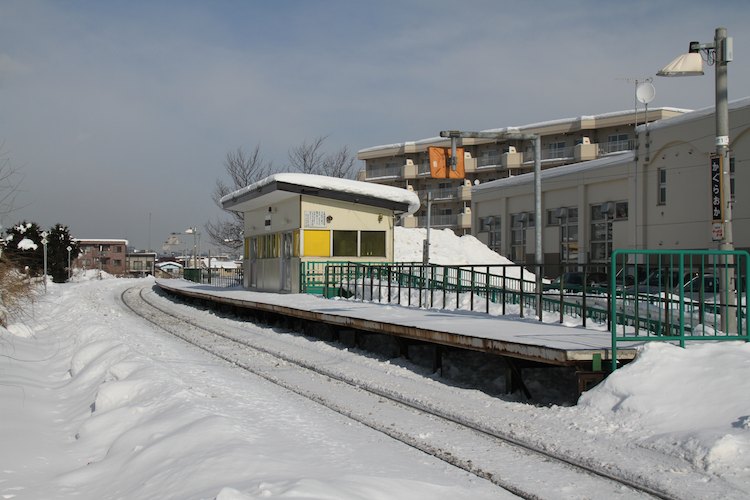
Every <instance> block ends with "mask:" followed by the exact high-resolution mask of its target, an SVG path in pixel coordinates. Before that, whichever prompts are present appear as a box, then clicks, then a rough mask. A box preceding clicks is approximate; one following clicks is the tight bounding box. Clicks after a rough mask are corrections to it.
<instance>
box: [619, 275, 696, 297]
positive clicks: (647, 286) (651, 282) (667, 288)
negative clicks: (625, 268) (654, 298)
mask: <svg viewBox="0 0 750 500" xmlns="http://www.w3.org/2000/svg"><path fill="white" fill-rule="evenodd" d="M696 276H698V273H696V272H695V271H688V272H685V273H683V274H682V276H680V272H679V271H676V270H670V269H655V270H653V271H652V272H651V274H649V276H648V277H647V278H646V279H645V280H643V281H641V282H640V283H638V284H636V285H632V286H629V287H625V289H624V292H625V293H627V294H631V295H662V294H664V293H673V290H674V289H675V288H678V287H680V286H684V285H685V284H686V283H688V282H690V281H691V280H693V279H694V278H695V277H696Z"/></svg>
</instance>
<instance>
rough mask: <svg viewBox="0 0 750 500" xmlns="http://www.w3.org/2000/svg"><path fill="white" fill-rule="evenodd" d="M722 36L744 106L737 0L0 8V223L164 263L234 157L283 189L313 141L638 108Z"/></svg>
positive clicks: (749, 91) (676, 89)
mask: <svg viewBox="0 0 750 500" xmlns="http://www.w3.org/2000/svg"><path fill="white" fill-rule="evenodd" d="M717 26H724V27H726V28H727V29H728V30H729V34H730V36H733V37H734V51H735V61H734V62H733V63H732V64H731V65H730V67H729V93H730V99H738V98H741V97H747V96H748V95H750V69H749V68H750V65H749V64H748V63H747V61H748V60H750V34H748V30H747V26H750V3H747V2H746V1H740V0H738V1H732V0H730V1H722V2H717V3H716V4H714V5H711V6H710V7H709V6H708V5H707V4H705V3H704V2H692V1H672V0H664V1H649V2H638V1H636V2H607V1H605V2H601V1H599V2H596V1H587V0H579V1H569V2H559V1H523V2H504V1H490V0H466V1H462V2H455V1H443V0H435V1H424V0H423V1H416V0H415V1H409V0H401V1H372V0H370V1H356V0H349V1H345V0H342V1H335V0H331V1H322V0H321V1H315V0H310V1H302V0H296V1H294V0H289V1H285V0H278V1H250V0H248V1H239V0H235V1H221V0H216V1H203V2H201V1H158V0H155V1H138V0H133V1H75V0H70V1H64V0H58V1H36V0H18V1H8V0H0V144H2V147H1V148H0V158H6V159H7V160H8V161H9V163H10V164H11V165H12V166H13V167H15V168H17V169H18V170H19V171H20V172H21V174H22V175H23V181H22V184H21V192H20V193H19V196H18V197H17V199H16V210H15V211H14V212H12V213H10V214H5V215H3V216H2V220H0V223H2V225H4V226H6V227H7V226H9V225H11V224H14V223H16V222H18V221H20V220H22V219H26V220H31V221H35V222H38V223H39V224H41V225H42V226H43V227H49V226H51V225H53V224H55V223H57V222H61V223H63V224H68V225H69V226H70V227H71V230H72V232H73V234H74V236H77V237H81V238H127V239H129V240H130V241H131V243H132V244H134V245H135V246H136V247H138V248H142V249H143V248H146V247H147V246H148V245H149V242H150V245H151V247H153V248H158V247H160V246H161V243H162V242H163V241H164V240H165V239H166V238H167V236H168V235H169V233H170V232H179V231H182V230H184V229H185V228H187V227H191V226H203V225H204V224H205V223H206V222H207V221H208V220H213V219H215V218H217V217H219V216H221V213H220V211H219V210H218V208H216V207H215V205H213V202H212V201H211V192H212V190H213V186H214V183H215V180H216V178H217V177H219V176H221V175H222V174H223V167H222V162H223V160H224V157H225V155H226V153H227V152H228V151H230V150H235V149H236V148H238V147H243V148H246V149H248V150H249V149H252V148H254V147H255V145H256V144H259V145H260V147H261V151H262V153H263V155H264V156H265V157H266V158H267V159H268V160H271V161H273V163H274V165H275V166H276V167H277V168H278V169H279V170H280V171H284V170H285V167H286V158H287V152H288V150H289V148H290V147H293V146H296V145H299V144H301V143H302V142H303V141H306V140H307V141H310V140H312V139H314V138H316V137H318V136H327V137H328V139H327V140H326V146H327V149H328V150H329V151H331V152H332V151H334V150H338V149H340V148H341V147H343V146H347V147H348V148H349V149H350V150H351V151H354V152H356V151H357V150H359V149H362V148H366V147H370V146H375V145H379V144H387V143H393V142H401V141H404V140H415V139H421V138H425V137H432V136H435V135H437V134H438V132H439V131H440V130H444V129H456V128H459V129H471V130H478V129H486V128H495V127H504V126H514V125H524V124H528V123H533V122H538V121H546V120H552V119H558V118H567V117H574V116H580V115H590V114H598V113H605V112H610V111H618V110H623V109H632V108H633V105H634V96H633V89H634V85H633V83H632V82H631V81H628V80H629V79H635V78H643V77H647V76H651V75H654V74H655V72H656V71H657V70H658V69H659V68H660V67H662V66H663V65H665V64H666V63H668V62H669V61H671V60H672V59H673V58H674V57H675V56H676V55H678V54H679V53H682V52H685V51H686V50H687V46H688V43H689V42H690V41H691V40H698V41H702V42H707V41H710V40H712V39H713V34H714V29H715V28H716V27H717ZM712 75H713V71H712V69H711V68H708V69H707V74H706V75H705V76H704V77H702V78H679V79H664V78H659V79H656V80H655V81H654V85H655V86H656V98H655V99H654V101H653V102H652V103H651V106H652V107H655V106H672V107H681V108H692V109H696V108H701V107H705V106H710V105H712V104H713V99H714V93H713V78H712ZM149 214H151V217H150V219H151V224H150V225H149ZM191 241H192V240H191Z"/></svg>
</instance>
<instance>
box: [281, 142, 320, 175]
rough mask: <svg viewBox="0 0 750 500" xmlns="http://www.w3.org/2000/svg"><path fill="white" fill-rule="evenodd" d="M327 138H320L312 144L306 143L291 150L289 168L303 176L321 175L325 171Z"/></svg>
mask: <svg viewBox="0 0 750 500" xmlns="http://www.w3.org/2000/svg"><path fill="white" fill-rule="evenodd" d="M325 140H326V137H324V136H320V137H318V138H316V139H314V140H313V141H312V142H311V143H310V144H308V143H307V141H304V142H303V143H302V144H301V145H299V146H297V147H294V148H292V149H290V150H289V166H290V167H291V168H293V169H294V170H297V171H299V172H302V173H303V174H320V173H321V172H322V170H323V159H324V153H323V143H324V142H325Z"/></svg>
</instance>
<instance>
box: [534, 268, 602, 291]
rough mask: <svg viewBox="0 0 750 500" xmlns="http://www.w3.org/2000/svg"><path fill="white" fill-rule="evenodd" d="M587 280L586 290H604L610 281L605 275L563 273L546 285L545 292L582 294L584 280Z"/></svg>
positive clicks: (578, 272) (577, 272)
mask: <svg viewBox="0 0 750 500" xmlns="http://www.w3.org/2000/svg"><path fill="white" fill-rule="evenodd" d="M584 278H585V279H586V290H587V291H589V290H592V289H604V288H606V287H607V285H608V283H609V281H608V280H607V275H606V274H605V273H583V272H580V271H576V272H567V273H562V274H561V275H560V276H558V277H557V278H555V279H554V280H552V281H551V282H550V283H546V284H545V285H544V290H545V291H551V292H554V291H560V290H561V289H562V290H563V291H565V292H580V291H582V290H583V288H584V286H583V280H584Z"/></svg>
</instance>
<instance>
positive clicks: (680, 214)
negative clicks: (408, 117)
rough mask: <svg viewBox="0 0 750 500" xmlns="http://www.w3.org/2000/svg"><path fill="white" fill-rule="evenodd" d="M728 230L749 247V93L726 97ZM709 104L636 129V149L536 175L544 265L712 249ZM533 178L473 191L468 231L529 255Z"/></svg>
mask: <svg viewBox="0 0 750 500" xmlns="http://www.w3.org/2000/svg"><path fill="white" fill-rule="evenodd" d="M729 124H730V150H731V162H730V165H731V178H732V186H733V189H732V191H733V193H732V199H733V202H734V204H733V229H734V230H733V232H734V242H733V243H734V246H735V248H737V249H748V248H749V247H750V203H749V202H748V198H747V194H746V193H745V191H746V190H747V188H748V187H750V170H748V169H749V168H750V165H749V164H748V163H750V99H743V100H740V101H735V102H733V103H731V104H730V117H729ZM714 130H715V117H714V110H713V108H707V109H704V110H699V111H694V112H690V113H685V114H683V115H682V116H677V117H672V118H669V119H665V120H660V121H657V122H654V123H651V124H649V125H648V127H647V126H644V125H640V126H639V127H638V128H637V137H636V141H635V142H636V144H637V148H636V149H635V150H632V151H626V152H620V153H616V154H611V155H606V156H603V157H600V158H599V159H596V160H593V161H589V162H582V163H578V164H572V165H566V166H560V167H557V168H554V169H549V170H544V171H543V172H542V182H541V184H542V193H541V205H542V211H543V214H542V215H543V216H542V225H543V227H542V232H541V233H542V242H543V244H542V249H543V254H544V262H545V264H557V263H561V264H576V263H579V264H584V263H588V264H600V265H602V267H604V266H605V265H606V264H607V263H608V262H609V258H610V254H611V252H612V250H614V249H657V250H669V249H675V250H692V249H717V248H718V242H717V241H715V240H714V238H715V234H714V233H713V231H712V229H713V224H712V198H713V195H712V192H711V188H712V185H711V162H712V156H713V155H714V153H715V137H714V136H715V132H714ZM534 206H535V197H534V177H533V174H524V175H520V176H516V177H509V178H505V179H499V180H496V181H492V182H487V183H484V184H480V185H478V186H475V187H474V188H473V189H472V217H473V220H472V227H473V234H474V235H475V236H477V237H478V238H479V239H480V240H482V241H483V242H485V243H486V244H487V245H488V246H490V247H491V248H493V249H495V250H496V251H498V252H499V253H500V254H502V255H505V256H507V257H509V258H510V259H512V260H514V261H515V262H518V263H524V262H526V263H532V262H533V261H534V249H535V244H536V243H535V228H534Z"/></svg>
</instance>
